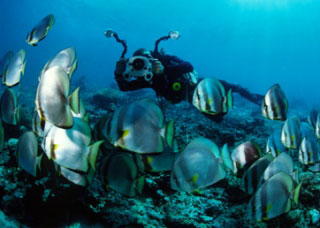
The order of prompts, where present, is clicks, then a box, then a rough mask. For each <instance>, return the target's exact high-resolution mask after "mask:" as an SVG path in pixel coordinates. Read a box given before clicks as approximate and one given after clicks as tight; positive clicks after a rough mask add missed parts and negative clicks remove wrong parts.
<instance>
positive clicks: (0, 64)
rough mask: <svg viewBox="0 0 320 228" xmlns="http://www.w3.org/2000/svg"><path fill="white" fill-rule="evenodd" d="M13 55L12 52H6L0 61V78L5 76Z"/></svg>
mask: <svg viewBox="0 0 320 228" xmlns="http://www.w3.org/2000/svg"><path fill="white" fill-rule="evenodd" d="M13 55H14V53H13V52H12V51H8V52H7V53H6V54H5V55H4V56H3V57H2V59H1V60H0V77H3V75H4V74H5V72H6V70H7V67H8V65H9V62H10V61H11V59H12V57H13Z"/></svg>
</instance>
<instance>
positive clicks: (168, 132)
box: [164, 120, 174, 147]
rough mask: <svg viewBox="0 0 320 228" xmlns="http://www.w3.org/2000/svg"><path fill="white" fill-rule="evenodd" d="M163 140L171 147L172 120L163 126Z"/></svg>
mask: <svg viewBox="0 0 320 228" xmlns="http://www.w3.org/2000/svg"><path fill="white" fill-rule="evenodd" d="M164 138H165V139H166V141H167V143H168V145H169V146H170V147H173V145H174V120H170V121H169V122H168V123H167V124H166V126H165V132H164Z"/></svg>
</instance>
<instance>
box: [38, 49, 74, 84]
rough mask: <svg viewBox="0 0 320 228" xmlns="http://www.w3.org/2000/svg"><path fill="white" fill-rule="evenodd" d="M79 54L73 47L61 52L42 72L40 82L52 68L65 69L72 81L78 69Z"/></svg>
mask: <svg viewBox="0 0 320 228" xmlns="http://www.w3.org/2000/svg"><path fill="white" fill-rule="evenodd" d="M77 63H78V59H77V54H76V50H75V49H74V48H73V47H70V48H66V49H64V50H62V51H60V52H59V53H58V54H57V55H56V56H55V57H53V58H52V59H51V60H50V61H49V62H47V64H46V65H45V66H44V68H43V69H42V71H41V74H40V77H39V80H40V78H41V76H42V75H43V74H44V73H45V72H46V71H47V70H48V69H50V68H51V67H53V66H60V67H62V68H63V69H64V71H65V72H66V73H67V74H68V76H69V78H70V79H71V77H72V74H73V73H74V71H75V70H76V68H77Z"/></svg>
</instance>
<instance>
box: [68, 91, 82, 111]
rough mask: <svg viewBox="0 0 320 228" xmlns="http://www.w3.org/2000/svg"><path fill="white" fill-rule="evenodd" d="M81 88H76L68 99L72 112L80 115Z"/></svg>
mask: <svg viewBox="0 0 320 228" xmlns="http://www.w3.org/2000/svg"><path fill="white" fill-rule="evenodd" d="M79 90H80V87H78V88H76V89H75V90H74V91H73V92H72V93H71V94H70V96H69V97H68V102H69V105H70V107H71V110H72V111H73V112H74V113H76V114H79V113H80V96H79Z"/></svg>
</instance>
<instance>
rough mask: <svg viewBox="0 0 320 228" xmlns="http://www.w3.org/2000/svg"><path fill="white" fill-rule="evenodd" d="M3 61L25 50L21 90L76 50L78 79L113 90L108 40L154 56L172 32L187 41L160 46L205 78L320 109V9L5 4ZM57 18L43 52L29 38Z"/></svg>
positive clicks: (284, 1) (112, 50)
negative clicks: (279, 93)
mask: <svg viewBox="0 0 320 228" xmlns="http://www.w3.org/2000/svg"><path fill="white" fill-rule="evenodd" d="M0 4H1V8H0V12H1V14H0V19H1V21H2V23H1V24H0V26H1V27H0V28H1V45H0V53H5V52H6V51H7V50H11V49H12V50H15V51H17V50H19V49H20V48H26V51H27V59H28V68H27V69H26V77H24V78H23V79H22V80H23V83H26V84H28V83H31V84H32V83H34V84H35V83H36V78H37V77H38V74H39V72H40V70H41V68H42V66H43V65H44V64H45V63H46V61H47V59H49V58H50V56H53V55H54V54H55V53H57V52H58V50H61V49H64V48H66V47H69V46H73V47H75V48H76V50H77V54H78V56H79V63H80V64H79V66H78V67H79V68H78V71H77V72H76V74H77V75H79V76H82V75H84V76H86V77H87V78H88V79H89V83H90V84H92V85H93V86H98V87H104V86H107V85H109V84H111V83H112V82H114V79H113V71H114V67H115V62H116V61H117V60H118V58H119V57H120V54H121V51H122V47H121V45H119V44H117V43H116V42H114V41H113V40H106V38H105V36H104V34H103V33H104V31H105V30H106V29H107V28H112V29H113V30H114V31H116V32H117V33H118V35H119V36H120V37H121V38H122V39H125V40H126V41H127V44H128V48H129V50H128V54H129V55H131V53H132V52H133V51H134V50H136V49H138V48H140V47H144V48H147V49H153V47H154V42H155V40H156V39H158V38H159V37H160V36H163V35H165V34H167V33H168V31H171V30H178V31H180V33H181V38H180V39H179V40H178V41H169V42H165V43H162V44H161V47H163V48H164V49H165V51H167V52H168V53H172V54H175V55H177V56H179V57H181V58H183V59H185V60H187V61H189V62H191V63H192V64H193V66H194V67H195V69H196V70H197V71H198V73H199V74H200V75H203V76H204V77H209V76H215V77H217V78H220V79H224V80H227V81H230V82H234V83H239V84H241V85H243V87H247V88H248V89H250V90H251V91H253V92H256V93H264V92H265V91H266V90H267V89H268V88H269V87H270V86H271V85H272V84H274V83H276V82H277V83H279V84H280V85H281V86H282V87H283V89H284V90H285V92H286V94H287V96H288V97H289V100H291V99H293V100H295V99H298V100H303V103H306V102H307V103H308V104H310V105H313V104H317V103H318V102H319V98H320V95H319V93H318V92H317V90H318V76H319V74H320V68H319V63H320V55H319V53H320V44H319V36H320V28H319V26H320V25H319V23H317V21H319V19H320V15H319V13H318V12H319V9H320V2H318V1H312V0H306V1H302V0H291V1H289V0H279V1H276V0H270V1H267V0H227V1H223V0H216V1H205V0H202V1H197V2H194V1H182V0H177V1H166V0H165V1H157V0H156V1H147V0H139V1H130V0H127V1H122V0H121V1H116V0H110V1H104V0H94V1H89V0H87V1H86V0H79V1H77V0H69V1H63V0H55V1H46V0H44V1H28V0H19V1H10V0H3V1H1V3H0ZM50 13H51V14H54V15H55V17H56V22H55V26H54V30H53V31H52V32H50V36H48V37H47V38H46V39H45V40H44V41H43V43H42V45H39V47H37V48H32V47H28V45H27V44H26V43H25V40H24V39H22V38H25V36H26V34H27V33H28V32H29V30H30V29H32V27H33V26H34V24H35V23H37V22H38V21H39V20H40V19H41V18H43V17H44V16H46V15H48V14H50Z"/></svg>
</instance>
